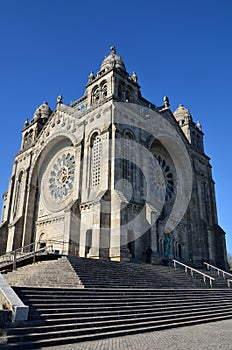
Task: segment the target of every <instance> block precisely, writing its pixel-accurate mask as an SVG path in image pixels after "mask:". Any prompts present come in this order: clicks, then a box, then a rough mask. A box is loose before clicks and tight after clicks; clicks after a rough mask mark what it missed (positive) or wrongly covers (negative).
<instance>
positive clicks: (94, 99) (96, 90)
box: [92, 87, 100, 104]
mask: <svg viewBox="0 0 232 350" xmlns="http://www.w3.org/2000/svg"><path fill="white" fill-rule="evenodd" d="M99 100H100V89H99V87H96V88H94V89H93V92H92V104H95V103H98V102H99Z"/></svg>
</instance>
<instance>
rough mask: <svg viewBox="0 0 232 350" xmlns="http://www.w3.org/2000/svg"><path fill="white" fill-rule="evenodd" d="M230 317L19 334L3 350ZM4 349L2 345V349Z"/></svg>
mask: <svg viewBox="0 0 232 350" xmlns="http://www.w3.org/2000/svg"><path fill="white" fill-rule="evenodd" d="M231 317H232V312H231V313H230V314H228V313H223V312H219V313H212V314H210V315H208V316H206V315H196V316H194V315H189V316H185V317H183V315H182V316H180V317H176V318H175V319H173V317H172V318H171V319H167V320H165V321H163V322H157V320H155V321H150V322H147V320H145V321H144V322H139V323H136V325H135V324H134V323H132V324H125V323H124V324H122V325H120V326H118V325H111V326H109V325H107V326H102V325H100V326H96V325H95V327H90V328H82V329H78V330H76V329H70V330H64V331H62V332H57V331H56V330H55V331H52V332H45V333H31V334H30V335H27V334H23V333H20V335H19V336H15V335H13V336H9V337H8V341H10V342H11V343H12V344H9V345H6V346H5V348H8V349H9V348H16V346H19V342H20V341H21V344H20V347H21V348H23V349H26V348H39V347H42V346H46V345H48V346H52V345H53V346H54V345H61V344H71V343H72V342H75V343H77V342H78V341H79V342H80V341H85V340H90V339H100V338H105V337H114V336H118V335H119V334H120V335H126V334H135V333H139V332H148V331H154V330H160V329H167V328H170V327H172V328H173V327H178V326H186V325H192V324H199V323H202V322H210V321H217V320H221V319H227V318H231ZM2 348H3V349H4V345H3V347H2Z"/></svg>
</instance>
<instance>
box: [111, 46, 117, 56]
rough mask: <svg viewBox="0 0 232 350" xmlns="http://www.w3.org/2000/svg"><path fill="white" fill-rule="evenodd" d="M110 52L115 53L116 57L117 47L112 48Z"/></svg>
mask: <svg viewBox="0 0 232 350" xmlns="http://www.w3.org/2000/svg"><path fill="white" fill-rule="evenodd" d="M110 50H111V52H112V53H114V54H115V55H116V47H115V46H111V48H110Z"/></svg>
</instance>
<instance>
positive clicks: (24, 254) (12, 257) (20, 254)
mask: <svg viewBox="0 0 232 350" xmlns="http://www.w3.org/2000/svg"><path fill="white" fill-rule="evenodd" d="M37 243H39V242H36V241H35V242H33V243H31V244H28V245H27V246H24V247H20V248H17V249H15V250H13V251H11V252H8V253H6V254H4V255H2V256H1V257H0V259H1V260H0V267H4V266H7V265H9V264H13V270H16V264H17V262H18V261H22V260H24V259H27V258H29V257H31V256H32V257H33V263H35V257H36V255H37V254H40V253H46V252H49V251H50V252H53V246H52V245H50V246H45V247H43V248H39V249H37V250H36V245H37ZM25 248H26V249H25ZM29 248H30V249H29ZM31 248H32V249H31ZM25 250H26V251H25ZM6 257H7V259H6Z"/></svg>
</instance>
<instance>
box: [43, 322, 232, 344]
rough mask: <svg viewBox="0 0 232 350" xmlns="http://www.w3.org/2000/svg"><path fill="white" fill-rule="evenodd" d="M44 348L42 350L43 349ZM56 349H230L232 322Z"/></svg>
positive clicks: (214, 323)
mask: <svg viewBox="0 0 232 350" xmlns="http://www.w3.org/2000/svg"><path fill="white" fill-rule="evenodd" d="M43 349H45V348H43ZM46 349H51V350H52V349H53V350H54V349H59V350H195V349H196V350H232V320H226V321H220V322H213V323H206V324H202V325H196V326H188V327H180V328H176V329H167V330H163V331H156V332H149V333H142V334H137V335H129V336H124V337H117V338H112V339H103V340H97V341H91V342H83V343H79V344H72V345H62V346H54V347H49V348H46Z"/></svg>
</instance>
